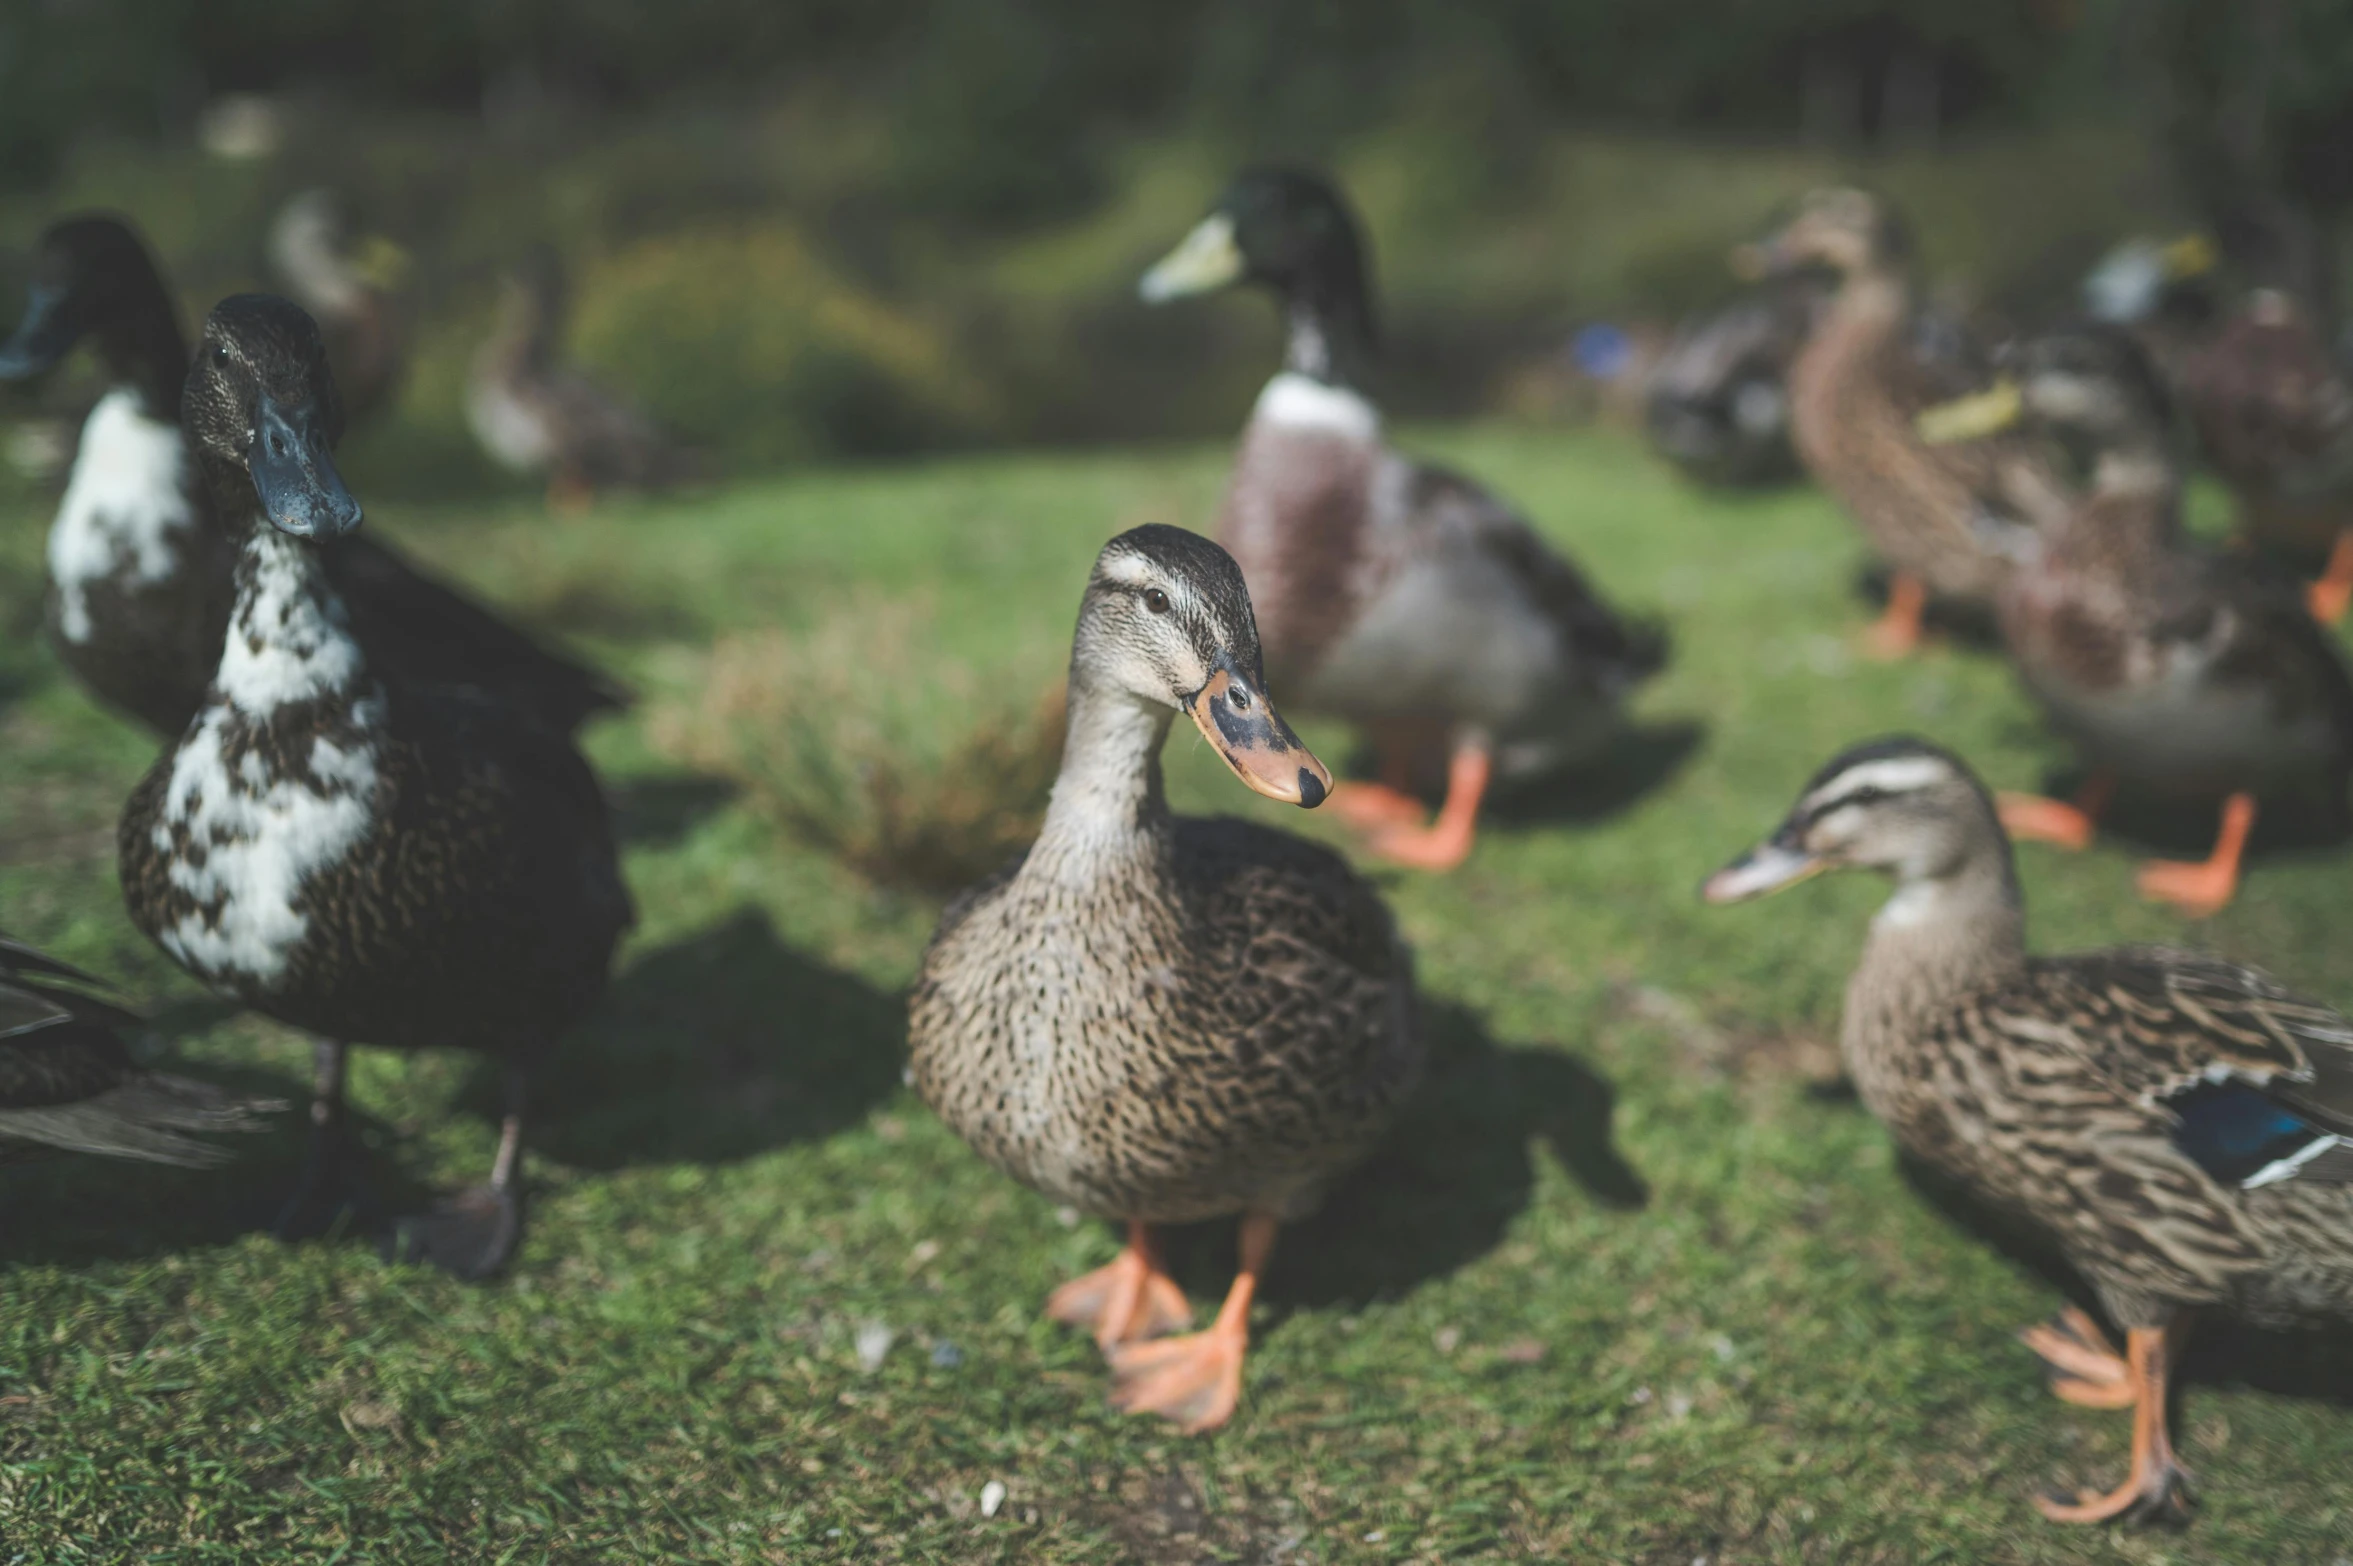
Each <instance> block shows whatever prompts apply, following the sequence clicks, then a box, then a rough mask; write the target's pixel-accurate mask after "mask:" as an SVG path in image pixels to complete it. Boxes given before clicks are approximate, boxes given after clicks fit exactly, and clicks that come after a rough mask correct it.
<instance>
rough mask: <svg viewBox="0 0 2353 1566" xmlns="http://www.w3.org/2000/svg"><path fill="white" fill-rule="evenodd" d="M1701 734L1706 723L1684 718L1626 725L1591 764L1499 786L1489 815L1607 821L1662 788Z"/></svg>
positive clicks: (1499, 820)
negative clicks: (1599, 757)
mask: <svg viewBox="0 0 2353 1566" xmlns="http://www.w3.org/2000/svg"><path fill="white" fill-rule="evenodd" d="M1706 738H1707V725H1705V724H1703V723H1699V722H1697V721H1694V720H1692V719H1689V718H1673V719H1669V720H1667V721H1665V722H1661V723H1646V724H1637V725H1633V726H1630V727H1629V728H1628V729H1627V730H1626V732H1625V733H1623V734H1621V735H1619V736H1618V739H1617V743H1615V744H1613V745H1612V746H1611V747H1610V748H1609V750H1608V752H1607V753H1606V754H1605V755H1604V756H1603V757H1602V758H1601V760H1600V761H1599V762H1597V763H1595V764H1594V765H1592V766H1587V767H1579V768H1576V769H1574V770H1572V771H1567V772H1562V773H1558V774H1555V775H1551V776H1547V777H1540V778H1530V779H1529V780H1528V781H1526V782H1524V783H1514V784H1509V785H1504V786H1499V787H1498V788H1497V789H1496V792H1495V799H1494V803H1493V804H1492V805H1490V806H1489V807H1488V810H1487V816H1488V819H1489V820H1491V821H1493V822H1495V823H1496V824H1498V825H1525V826H1534V825H1538V824H1540V823H1546V822H1598V821H1606V820H1608V819H1609V818H1610V817H1612V816H1615V815H1617V814H1619V813H1620V812H1622V811H1626V810H1630V809H1632V808H1633V807H1634V806H1635V805H1637V804H1640V803H1641V802H1642V801H1643V800H1644V799H1645V798H1647V797H1648V796H1649V795H1651V794H1653V793H1656V792H1657V791H1658V790H1659V789H1662V788H1664V787H1666V786H1667V784H1668V783H1669V782H1671V781H1673V779H1674V777H1675V774H1676V773H1678V772H1680V771H1682V770H1683V767H1684V765H1685V764H1686V763H1687V762H1689V761H1690V760H1691V758H1692V757H1693V756H1694V755H1695V754H1697V753H1698V750H1699V747H1700V742H1701V741H1702V740H1704V739H1706Z"/></svg>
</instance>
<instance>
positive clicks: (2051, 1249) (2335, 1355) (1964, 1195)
mask: <svg viewBox="0 0 2353 1566" xmlns="http://www.w3.org/2000/svg"><path fill="white" fill-rule="evenodd" d="M1898 1163H1899V1166H1900V1167H1901V1168H1902V1170H1903V1173H1904V1178H1905V1180H1906V1181H1907V1182H1908V1183H1909V1184H1910V1185H1911V1186H1912V1188H1913V1189H1914V1190H1915V1191H1917V1192H1918V1193H1919V1194H1920V1195H1921V1196H1922V1197H1923V1198H1924V1199H1925V1200H1926V1201H1927V1202H1928V1204H1929V1205H1930V1206H1932V1207H1934V1208H1935V1209H1936V1210H1937V1211H1938V1212H1940V1213H1941V1214H1943V1215H1944V1217H1945V1218H1946V1219H1948V1220H1949V1221H1951V1222H1952V1223H1954V1224H1955V1225H1957V1226H1959V1227H1960V1228H1962V1229H1964V1230H1966V1231H1968V1232H1969V1233H1970V1234H1971V1235H1973V1236H1974V1237H1976V1238H1977V1239H1978V1240H1980V1241H1983V1242H1984V1243H1986V1244H1988V1245H1991V1246H1992V1247H1993V1248H1994V1249H1996V1250H1998V1251H2000V1252H2001V1253H2002V1254H2003V1256H2005V1257H2007V1258H2008V1259H2009V1260H2010V1261H2011V1263H2013V1264H2014V1265H2016V1266H2018V1267H2021V1268H2023V1269H2025V1270H2026V1271H2028V1272H2031V1273H2033V1274H2035V1275H2036V1276H2037V1277H2039V1278H2040V1279H2042V1280H2043V1281H2044V1282H2045V1283H2047V1284H2049V1285H2050V1286H2051V1287H2053V1288H2055V1289H2057V1290H2059V1291H2060V1292H2061V1293H2063V1294H2065V1295H2066V1296H2067V1297H2068V1299H2070V1300H2071V1301H2073V1302H2074V1303H2075V1304H2077V1305H2080V1306H2082V1307H2083V1308H2084V1309H2085V1310H2087V1311H2089V1312H2090V1313H2091V1314H2092V1315H2093V1316H2094V1317H2096V1318H2098V1319H2099V1320H2100V1322H2101V1324H2102V1325H2103V1326H2105V1327H2106V1328H2107V1330H2108V1333H2109V1336H2110V1338H2111V1339H2112V1340H2113V1341H2115V1342H2117V1343H2119V1344H2121V1343H2122V1342H2123V1341H2124V1335H2123V1334H2122V1333H2121V1332H2119V1331H2118V1330H2117V1329H2116V1326H2115V1323H2113V1322H2111V1321H2109V1320H2108V1318H2107V1313H2106V1312H2105V1311H2104V1310H2103V1309H2102V1308H2101V1306H2100V1300H2099V1296H2098V1295H2096V1294H2095V1293H2094V1292H2093V1291H2092V1288H2091V1285H2090V1284H2088V1283H2086V1282H2085V1281H2084V1278H2083V1275H2082V1274H2081V1273H2079V1272H2077V1271H2076V1270H2075V1268H2074V1267H2073V1266H2072V1265H2070V1264H2069V1262H2068V1261H2067V1259H2066V1257H2065V1256H2064V1255H2062V1254H2061V1253H2060V1251H2059V1249H2058V1247H2057V1246H2055V1245H2053V1244H2052V1243H2051V1242H2050V1240H2049V1239H2048V1238H2047V1237H2046V1236H2045V1235H2044V1234H2043V1233H2042V1232H2041V1231H2039V1230H2038V1229H2036V1228H2035V1227H2034V1226H2033V1225H2031V1224H2028V1223H2026V1222H2025V1221H2023V1220H2022V1219H2019V1218H2017V1217H2015V1216H2013V1215H2012V1214H2010V1213H2007V1212H2004V1211H2002V1210H2001V1209H1999V1208H1996V1207H1993V1206H1991V1205H1990V1204H1988V1203H1986V1202H1984V1201H1982V1200H1980V1199H1979V1198H1978V1197H1976V1196H1975V1195H1974V1194H1972V1193H1971V1192H1969V1191H1967V1190H1965V1189H1963V1188H1962V1187H1961V1186H1959V1185H1957V1184H1956V1183H1954V1181H1953V1180H1952V1179H1951V1178H1950V1177H1948V1176H1946V1175H1944V1174H1942V1173H1940V1172H1938V1171H1937V1170H1934V1169H1931V1168H1929V1167H1928V1166H1926V1165H1924V1164H1920V1163H1917V1162H1915V1161H1914V1160H1912V1159H1910V1158H1900V1159H1899V1160H1898ZM2018 1325H2019V1326H2020V1327H2025V1326H2027V1325H2029V1323H2027V1322H2024V1321H2021V1322H2019V1323H2018ZM2018 1352H2019V1353H2020V1354H2022V1355H2023V1354H2025V1353H2026V1350H2025V1349H2024V1348H2020V1349H2019V1351H2018ZM2181 1380H2182V1381H2184V1382H2189V1383H2194V1384H2201V1385H2209V1386H2210V1385H2218V1384H2231V1385H2239V1386H2249V1387H2254V1388H2256V1389H2257V1390H2259V1391H2264V1392H2271V1393H2277V1394H2280V1395H2282V1396H2288V1397H2304V1398H2316V1399H2318V1400H2320V1401H2322V1402H2326V1403H2334V1404H2337V1405H2338V1406H2340V1407H2353V1338H2349V1337H2348V1336H2347V1334H2346V1332H2345V1329H2344V1327H2343V1326H2342V1325H2337V1326H2329V1325H2326V1324H2317V1323H2316V1324H2315V1325H2313V1326H2311V1327H2309V1328H2289V1329H2275V1328H2267V1327H2257V1326H2252V1325H2249V1324H2247V1323H2244V1322H2237V1321H2232V1320H2230V1319H2228V1318H2227V1317H2225V1316H2222V1315H2220V1314H2217V1313H2213V1312H2208V1313H2206V1314H2204V1315H2201V1316H2200V1317H2199V1318H2198V1323H2197V1326H2196V1329H2195V1330H2194V1331H2193V1332H2192V1333H2191V1335H2190V1346H2189V1352H2188V1354H2187V1355H2186V1356H2185V1357H2184V1359H2183V1361H2182V1375H2181Z"/></svg>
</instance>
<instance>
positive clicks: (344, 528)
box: [245, 397, 360, 538]
mask: <svg viewBox="0 0 2353 1566" xmlns="http://www.w3.org/2000/svg"><path fill="white" fill-rule="evenodd" d="M253 422H254V432H253V447H252V449H251V451H249V452H248V453H247V455H246V459H245V462H246V468H247V470H248V471H249V472H251V473H252V475H253V493H254V495H255V496H256V497H257V498H258V499H259V500H260V501H261V509H262V514H263V515H264V516H266V517H267V518H269V522H270V526H272V527H274V528H276V529H277V530H278V531H279V532H281V533H284V534H287V535H288V536H289V537H293V538H340V537H341V536H343V535H344V534H346V533H348V532H350V531H352V530H353V529H354V528H356V527H358V526H359V524H360V509H359V502H358V501H356V500H354V499H352V498H351V491H350V490H348V489H346V488H344V487H343V475H342V474H341V473H339V472H337V471H336V469H335V458H334V456H333V455H332V454H331V453H330V452H329V451H328V449H327V439H326V434H325V431H324V430H323V429H322V428H321V415H320V412H319V407H318V404H317V403H316V402H307V403H304V404H302V405H300V406H298V407H294V408H287V407H283V406H281V405H280V404H279V403H277V402H276V401H274V400H272V399H271V398H268V397H264V398H263V399H262V401H261V407H260V409H259V410H258V411H257V413H256V414H255V417H254V421H253Z"/></svg>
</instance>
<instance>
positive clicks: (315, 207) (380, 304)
mask: <svg viewBox="0 0 2353 1566" xmlns="http://www.w3.org/2000/svg"><path fill="white" fill-rule="evenodd" d="M269 259H270V270H271V271H272V272H273V273H275V274H276V276H277V279H278V281H279V282H280V283H281V284H283V285H284V286H285V289H286V293H287V295H288V297H290V298H292V299H293V301H294V302H295V303H296V304H298V305H300V306H302V307H303V309H305V310H307V311H309V312H310V314H311V319H313V320H315V321H317V322H318V323H319V332H320V334H321V335H322V336H324V337H325V338H326V340H327V364H328V367H329V368H331V369H332V370H334V372H335V385H336V388H337V389H338V390H340V391H341V392H342V393H343V418H344V422H345V423H347V424H349V425H350V426H351V427H353V428H355V429H356V428H358V427H360V426H361V425H363V424H365V423H367V421H368V420H369V419H371V418H373V417H374V416H375V415H376V414H377V413H378V412H380V411H381V410H382V409H384V408H385V407H386V406H387V405H389V404H390V402H391V401H392V398H393V395H394V394H395V393H396V392H398V391H399V389H400V381H401V376H402V375H403V374H404V373H405V372H406V370H407V368H408V326H407V322H406V320H405V319H404V318H403V316H402V312H401V288H402V285H403V284H404V283H405V281H406V280H407V278H408V274H409V267H410V261H409V255H408V252H407V251H405V250H403V249H402V248H401V247H400V246H399V245H397V244H395V243H393V242H392V241H391V240H390V239H388V238H386V237H385V236H384V235H382V234H362V233H360V232H358V230H357V226H356V225H355V224H354V223H353V221H352V214H351V208H350V203H349V202H348V201H346V200H345V199H344V197H343V196H341V195H340V194H338V193H337V192H335V191H332V190H327V189H323V188H319V189H311V190H302V191H297V192H295V193H294V194H293V195H292V196H289V197H288V198H287V199H286V204H285V205H284V206H282V207H280V208H279V209H278V216H277V218H276V219H275V220H274V221H272V223H271V224H270V237H269Z"/></svg>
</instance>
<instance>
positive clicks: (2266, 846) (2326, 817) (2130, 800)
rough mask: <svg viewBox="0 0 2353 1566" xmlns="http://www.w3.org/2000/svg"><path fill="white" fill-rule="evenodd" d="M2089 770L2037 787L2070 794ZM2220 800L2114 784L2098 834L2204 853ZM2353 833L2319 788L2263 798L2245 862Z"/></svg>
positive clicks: (2150, 848) (2166, 850)
mask: <svg viewBox="0 0 2353 1566" xmlns="http://www.w3.org/2000/svg"><path fill="white" fill-rule="evenodd" d="M2087 776H2088V774H2087V773H2086V771H2085V769H2083V768H2082V767H2080V766H2075V767H2065V768H2060V769H2057V770H2054V771H2052V772H2051V773H2049V774H2047V775H2046V776H2045V777H2044V778H2043V779H2042V782H2041V788H2042V791H2043V792H2044V793H2045V794H2047V795H2049V796H2050V797H2051V798H2053V799H2072V798H2074V797H2075V794H2076V791H2077V790H2079V789H2080V788H2082V787H2083V784H2084V779H2085V778H2086V777H2087ZM2221 819H2222V809H2221V802H2220V801H2219V800H2213V801H2197V800H2181V799H2174V798H2168V797H2167V796H2164V795H2162V794H2152V793H2149V792H2148V791H2146V790H2141V789H2135V788H2133V787H2131V786H2129V785H2127V786H2126V787H2124V788H2122V789H2119V790H2118V791H2117V795H2116V801H2115V804H2114V805H2113V806H2112V807H2111V808H2110V809H2109V810H2108V812H2107V814H2106V815H2104V816H2103V817H2101V819H2100V837H2101V839H2102V841H2104V842H2107V843H2109V844H2110V845H2111V846H2112V847H2113V846H2126V847H2129V848H2130V849H2133V850H2136V851H2138V852H2141V853H2148V854H2162V855H2164V856H2166V857H2168V858H2174V859H2203V858H2205V857H2206V856H2207V855H2208V854H2210V853H2212V852H2213V851H2214V838H2215V834H2216V832H2217V831H2218V830H2219V828H2220V826H2221ZM2349 838H2353V815H2348V812H2347V810H2346V808H2345V803H2344V801H2342V800H2332V799H2329V798H2327V797H2326V795H2325V793H2324V792H2323V791H2321V790H2311V791H2308V792H2307V793H2305V794H2304V795H2302V796H2296V795H2292V794H2291V795H2283V796H2275V797H2272V798H2267V799H2265V800H2264V801H2263V803H2262V808H2261V810H2260V811H2259V812H2258V814H2257V815H2256V818H2255V830H2254V831H2253V832H2252V833H2251V834H2249V836H2248V839H2247V864H2248V866H2249V867H2250V868H2252V867H2253V866H2255V865H2258V864H2260V863H2261V862H2262V861H2263V860H2265V859H2267V858H2270V857H2272V856H2274V855H2287V854H2307V853H2314V852H2318V851H2321V850H2325V849H2330V848H2339V847H2342V846H2343V845H2344V844H2345V843H2346V841H2347V840H2348V839H2349Z"/></svg>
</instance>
